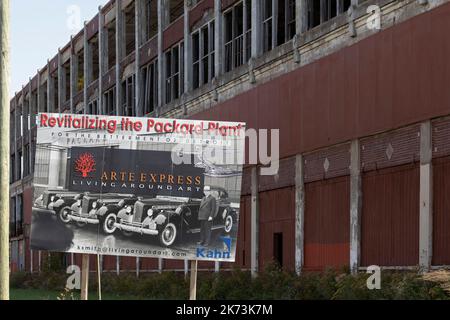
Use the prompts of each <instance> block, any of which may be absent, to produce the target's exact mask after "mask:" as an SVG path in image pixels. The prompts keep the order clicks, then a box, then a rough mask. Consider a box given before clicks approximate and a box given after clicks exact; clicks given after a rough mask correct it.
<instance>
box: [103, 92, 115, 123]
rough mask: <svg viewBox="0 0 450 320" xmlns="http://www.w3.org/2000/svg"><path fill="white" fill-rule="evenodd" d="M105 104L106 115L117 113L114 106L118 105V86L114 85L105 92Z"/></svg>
mask: <svg viewBox="0 0 450 320" xmlns="http://www.w3.org/2000/svg"><path fill="white" fill-rule="evenodd" d="M103 104H104V110H105V112H106V115H108V116H113V115H115V114H116V110H115V108H114V106H115V105H116V88H115V87H113V88H111V89H109V90H108V91H106V92H105V93H104V94H103Z"/></svg>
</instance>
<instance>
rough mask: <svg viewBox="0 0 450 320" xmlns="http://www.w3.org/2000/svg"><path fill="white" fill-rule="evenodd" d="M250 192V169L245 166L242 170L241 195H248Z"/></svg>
mask: <svg viewBox="0 0 450 320" xmlns="http://www.w3.org/2000/svg"><path fill="white" fill-rule="evenodd" d="M251 193H252V169H251V168H249V167H247V168H244V170H243V172H242V191H241V195H243V196H245V195H249V194H251Z"/></svg>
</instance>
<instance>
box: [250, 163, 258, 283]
mask: <svg viewBox="0 0 450 320" xmlns="http://www.w3.org/2000/svg"><path fill="white" fill-rule="evenodd" d="M251 175H252V176H251V190H252V202H251V234H250V239H251V240H250V241H251V266H250V268H251V273H252V276H253V277H255V276H257V273H258V268H259V266H258V259H259V252H258V250H259V191H258V167H256V166H255V167H253V168H252V173H251Z"/></svg>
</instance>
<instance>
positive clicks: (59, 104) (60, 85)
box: [56, 49, 65, 113]
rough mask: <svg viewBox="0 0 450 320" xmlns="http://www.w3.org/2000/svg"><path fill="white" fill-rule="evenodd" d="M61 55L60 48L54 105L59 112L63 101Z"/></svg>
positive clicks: (59, 50)
mask: <svg viewBox="0 0 450 320" xmlns="http://www.w3.org/2000/svg"><path fill="white" fill-rule="evenodd" d="M61 60H62V55H61V49H58V105H57V106H56V110H58V112H59V113H61V112H62V108H61V107H62V104H63V103H64V101H63V88H64V85H63V81H64V77H65V75H64V72H63V68H62V61H61Z"/></svg>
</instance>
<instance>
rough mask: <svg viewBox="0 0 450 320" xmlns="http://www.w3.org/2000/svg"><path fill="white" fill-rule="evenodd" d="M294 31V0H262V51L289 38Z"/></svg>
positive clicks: (270, 48) (268, 49) (292, 35)
mask: <svg viewBox="0 0 450 320" xmlns="http://www.w3.org/2000/svg"><path fill="white" fill-rule="evenodd" d="M316 2H319V1H316ZM275 18H276V21H274V20H275ZM295 32H296V27H295V0H263V6H262V36H263V39H262V49H263V52H267V51H270V50H272V49H273V48H274V47H276V46H279V45H281V44H283V43H285V42H287V41H289V40H291V39H292V38H293V37H294V35H295Z"/></svg>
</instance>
